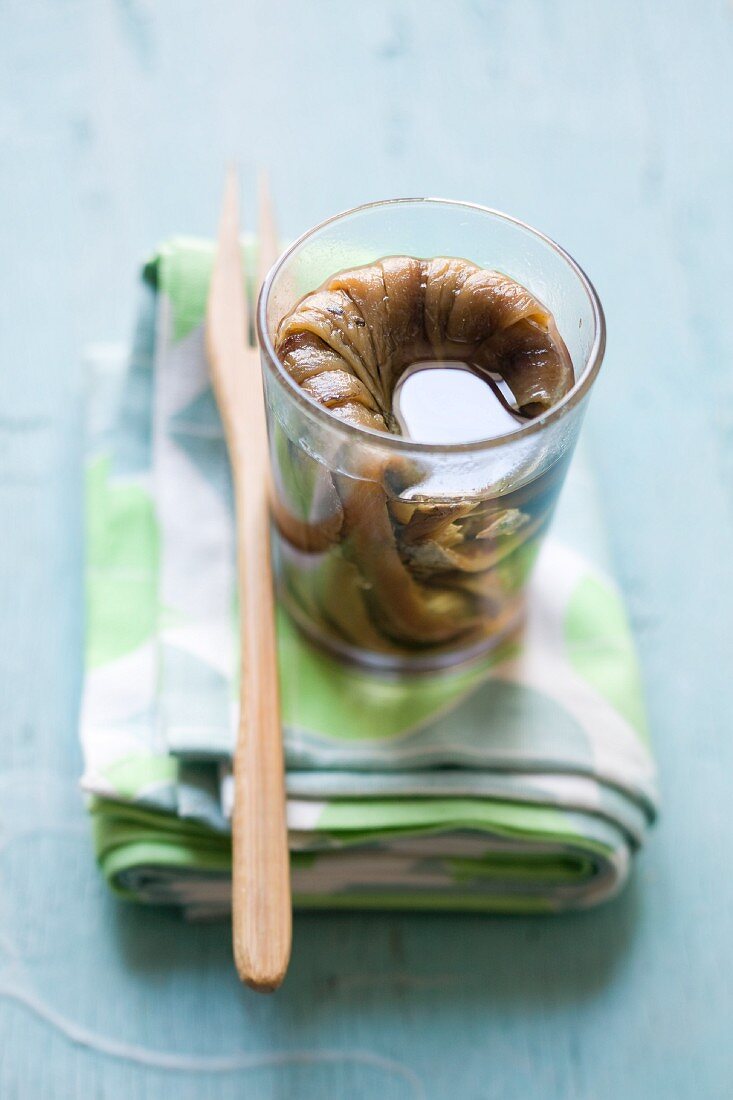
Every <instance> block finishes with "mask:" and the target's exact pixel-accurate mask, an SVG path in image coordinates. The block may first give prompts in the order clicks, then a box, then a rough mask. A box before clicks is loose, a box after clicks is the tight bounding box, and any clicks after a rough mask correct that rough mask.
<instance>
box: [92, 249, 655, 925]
mask: <svg viewBox="0 0 733 1100" xmlns="http://www.w3.org/2000/svg"><path fill="white" fill-rule="evenodd" d="M211 261H212V248H211V246H210V245H209V244H208V243H206V242H200V241H192V240H184V239H178V240H174V241H172V242H171V243H169V244H167V245H165V246H164V247H163V248H161V250H160V251H159V253H158V254H157V255H156V256H155V258H154V259H153V260H152V261H151V262H150V263H149V264H148V265H146V267H145V268H144V271H143V278H142V301H141V308H140V314H139V320H138V324H137V330H136V335H135V340H134V345H133V347H132V350H131V354H130V355H129V356H127V357H123V356H122V355H121V354H120V352H119V350H118V349H114V348H110V347H99V348H96V349H94V351H93V353H92V354H91V355H90V357H89V374H90V378H89V381H90V387H89V390H90V401H89V413H90V418H89V419H90V431H89V445H90V457H89V465H88V481H87V505H88V507H87V511H88V555H87V591H88V639H87V673H86V683H85V690H84V701H83V708H82V719H81V738H82V744H83V751H84V762H85V768H84V776H83V780H82V785H83V788H84V790H85V791H86V792H87V794H88V796H89V808H90V811H91V814H92V819H93V822H94V831H95V839H96V850H97V856H98V859H99V863H100V866H101V868H102V871H103V873H104V875H105V876H106V878H107V879H108V881H109V883H110V885H111V886H112V887H113V888H114V889H115V890H116V891H117V892H118V893H120V894H122V895H124V896H126V897H128V898H132V899H134V900H138V901H144V902H152V903H173V904H176V905H179V906H182V907H183V908H184V909H185V910H186V911H187V913H188V914H189V915H191V916H211V915H217V914H221V913H224V912H226V911H227V909H228V906H229V872H230V839H229V814H230V809H231V774H230V767H229V760H230V757H231V751H232V745H233V737H234V730H235V727H236V712H237V689H236V666H237V646H236V638H237V629H236V622H237V602H236V591H235V569H234V535H233V523H232V496H231V485H230V478H229V468H228V462H227V457H226V452H225V446H224V440H223V436H222V430H221V425H220V422H219V417H218V413H217V409H216V404H215V402H214V398H213V396H212V391H211V388H210V385H209V380H208V373H207V366H206V360H205V355H204V339H203V316H204V309H205V300H206V292H207V287H208V280H209V275H210V270H211ZM278 633H279V646H280V664H281V680H282V713H283V722H284V729H285V748H286V761H287V796H288V807H287V810H288V825H289V830H290V845H291V849H292V869H293V892H294V898H295V902H296V904H298V905H300V906H313V907H328V908H336V907H339V908H349V907H353V908H365V907H375V908H377V907H378V908H388V907H389V908H416V909H417V908H423V909H474V910H485V911H497V912H517V913H519V912H545V911H557V910H562V909H568V908H574V907H579V906H587V905H590V904H592V903H594V902H597V901H600V900H602V899H604V898H608V897H610V896H612V895H613V894H614V893H616V891H618V890H619V888H620V887H621V886H622V884H623V883H624V881H625V880H626V878H627V875H628V871H629V867H630V862H631V856H632V854H633V852H634V851H635V850H636V849H638V847H639V846H640V845H641V844H642V843H643V841H644V838H645V836H646V833H647V830H648V828H649V825H650V823H651V822H652V820H653V818H654V814H655V807H656V798H657V796H656V783H655V767H654V761H653V758H652V756H651V753H650V749H649V744H648V740H647V734H646V727H645V721H644V712H643V704H642V697H641V691H640V684H639V676H638V669H637V663H636V658H635V653H634V647H633V643H632V639H631V635H630V633H629V628H628V625H627V621H626V616H625V614H624V609H623V606H622V604H621V602H620V600H619V596H618V593H617V591H616V589H615V587H614V586H613V584H612V583H611V581H610V580H609V578H608V574H607V570H606V568H605V566H604V563H603V546H602V537H601V524H600V519H599V516H598V510H597V504H596V500H595V497H594V493H593V483H592V479H591V478H590V477H589V475H588V472H587V467H586V466H585V464H584V462H583V460H582V458H581V456H579V455H578V456H576V458H575V460H574V462H573V465H572V468H571V471H570V474H569V478H568V483H567V485H566V487H565V490H564V494H563V497H562V501H561V505H560V509H559V514H558V517H557V520H556V524H555V527H554V534H553V536H552V537H551V538H549V539H548V540H547V542H546V545H545V546H544V548H543V550H542V552H541V554H540V558H539V561H538V564H537V567H536V570H535V573H534V575H533V580H532V582H531V591H530V595H529V616H528V621H527V623H526V627H525V629H524V630H523V632H522V634H521V636H519V637H516V638H514V639H513V640H512V641H511V642H510V643H508V644H506V645H503V646H501V647H500V648H499V649H497V650H496V651H495V652H494V653H493V654H491V655H489V656H488V657H486V658H485V659H483V660H482V661H481V662H479V663H478V664H476V665H473V666H472V667H470V668H463V669H457V670H452V671H447V672H443V673H440V674H435V675H433V676H430V677H426V676H421V677H418V678H412V679H398V678H394V677H387V676H382V675H379V674H375V673H372V672H364V671H361V670H358V669H355V668H352V667H346V666H343V665H340V664H338V663H337V662H335V661H333V660H332V659H331V658H329V657H327V656H325V655H324V654H322V653H320V652H317V651H315V650H314V649H312V648H311V647H310V646H309V645H308V644H307V643H305V642H304V641H303V640H302V638H301V637H300V636H299V634H298V633H297V631H296V630H295V629H294V628H293V626H292V625H291V623H290V622H289V621H288V620H287V618H286V617H285V616H284V615H282V616H281V617H280V620H279V625H278Z"/></svg>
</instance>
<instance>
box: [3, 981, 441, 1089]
mask: <svg viewBox="0 0 733 1100" xmlns="http://www.w3.org/2000/svg"><path fill="white" fill-rule="evenodd" d="M0 999H4V1000H7V1001H11V1002H14V1003H15V1004H17V1005H20V1006H22V1007H23V1008H26V1009H27V1010H28V1011H29V1012H31V1013H32V1014H33V1015H34V1016H37V1017H38V1018H39V1019H41V1020H43V1021H44V1022H45V1023H47V1024H49V1025H50V1026H51V1027H53V1028H54V1029H55V1030H56V1031H58V1032H60V1034H62V1035H63V1036H64V1037H65V1038H66V1039H68V1040H69V1041H70V1042H72V1043H74V1044H75V1045H76V1046H81V1047H86V1048H87V1049H89V1050H95V1051H97V1052H98V1053H99V1054H105V1055H107V1056H108V1057H110V1058H117V1059H119V1060H120V1061H124V1062H131V1063H133V1064H136V1065H139V1066H145V1067H146V1068H148V1069H162V1070H168V1071H170V1072H174V1073H238V1072H241V1071H243V1070H253V1069H267V1068H268V1067H270V1068H277V1067H280V1066H288V1065H318V1064H334V1065H335V1064H337V1063H339V1062H353V1063H356V1064H358V1065H362V1066H368V1067H369V1068H372V1069H377V1070H381V1071H383V1072H385V1073H390V1074H392V1075H393V1076H395V1077H401V1078H402V1080H403V1081H406V1082H407V1083H408V1084H409V1085H410V1087H411V1089H412V1091H413V1095H414V1096H415V1097H417V1100H425V1097H426V1093H425V1089H424V1086H423V1083H422V1081H421V1080H420V1078H419V1077H418V1076H417V1074H416V1073H415V1072H414V1071H413V1070H411V1069H410V1068H409V1066H406V1065H404V1064H403V1063H402V1062H397V1061H395V1060H394V1059H392V1058H385V1057H383V1056H382V1055H381V1054H374V1053H373V1052H372V1051H369V1050H329V1049H321V1050H318V1049H316V1050H307V1049H306V1050H281V1051H272V1052H270V1053H267V1054H245V1053H239V1054H225V1055H186V1054H175V1053H172V1052H169V1051H164V1050H150V1049H149V1048H147V1047H142V1046H139V1045H137V1044H136V1043H125V1042H123V1041H121V1040H118V1039H110V1038H108V1037H107V1036H105V1035H98V1034H97V1033H96V1032H93V1031H91V1030H89V1028H86V1027H84V1026H83V1024H77V1023H75V1022H74V1021H73V1020H69V1019H68V1018H67V1017H66V1016H64V1015H62V1014H61V1013H60V1012H56V1010H55V1009H53V1008H51V1007H50V1006H49V1005H47V1004H45V1003H44V1002H43V1001H42V1000H41V999H40V998H38V997H36V996H35V995H34V994H33V993H30V992H28V991H27V990H24V989H18V988H14V987H13V986H11V985H4V984H0Z"/></svg>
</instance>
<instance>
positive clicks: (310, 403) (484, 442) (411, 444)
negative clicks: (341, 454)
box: [256, 197, 606, 455]
mask: <svg viewBox="0 0 733 1100" xmlns="http://www.w3.org/2000/svg"><path fill="white" fill-rule="evenodd" d="M418 204H427V205H436V206H457V207H461V208H463V209H466V210H474V211H478V212H480V213H481V214H490V215H491V216H492V217H494V218H499V219H501V220H502V221H505V222H509V223H510V224H512V225H514V226H516V227H517V228H518V229H522V230H524V231H525V232H528V233H530V234H532V235H533V236H534V237H536V238H538V239H539V240H540V241H542V242H543V243H544V244H546V245H548V246H549V247H550V248H551V249H552V250H553V251H554V252H555V253H557V255H558V256H560V258H561V259H562V260H563V261H564V262H565V263H566V264H567V265H568V266H569V267H570V268H571V270H572V271H573V272H574V273H575V275H576V276H577V278H578V280H579V281H580V283H581V285H582V287H583V290H584V291H585V294H586V296H587V298H588V301H589V302H590V306H591V311H592V314H593V321H594V325H595V333H594V336H593V343H592V345H591V348H590V350H589V352H588V355H587V356H586V364H585V369H584V370H583V373H582V375H581V376H580V378H579V379H578V380H577V381H576V382H575V383H574V385H573V387H572V388H571V389H570V390H569V391H568V392H567V393H566V394H565V396H564V397H563V398H562V399H561V400H560V401H558V402H557V404H556V405H553V406H552V408H551V409H548V410H547V411H546V412H544V413H541V414H540V415H539V416H538V417H535V418H534V419H533V420H529V421H527V423H526V424H523V425H522V427H521V428H517V429H516V430H513V431H511V432H504V433H503V434H502V435H497V436H491V437H489V438H488V439H475V440H473V439H472V440H469V441H467V442H464V443H427V442H423V441H420V440H413V439H408V438H407V437H406V436H401V435H393V434H392V433H391V432H380V431H377V429H376V428H368V427H362V426H360V425H356V424H350V423H349V422H348V421H345V420H340V419H339V417H337V416H335V415H334V414H333V413H332V412H331V411H330V410H329V409H327V408H326V407H325V405H322V404H321V403H320V402H319V401H316V399H315V398H314V397H311V396H310V395H309V394H307V393H306V392H305V390H303V389H302V388H301V387H300V386H299V385H298V383H297V382H295V380H294V379H293V378H292V377H291V376H290V374H289V373H288V371H287V370H286V369H285V367H284V365H283V363H282V362H281V360H280V358H279V356H278V354H277V352H276V351H275V348H274V345H273V343H272V340H271V339H270V334H269V332H268V331H267V316H266V312H267V302H268V299H269V296H270V291H271V289H272V284H273V282H274V281H275V278H276V277H277V274H278V272H279V271H280V269H281V268H282V267H283V265H284V264H285V263H286V262H287V260H288V259H289V258H290V257H291V256H292V255H293V253H294V252H296V251H297V249H299V248H300V246H301V245H303V244H304V243H305V242H306V241H307V240H308V239H309V237H312V236H314V235H315V234H316V233H319V232H320V231H321V230H322V229H325V228H326V227H327V226H329V225H332V224H333V223H334V222H339V221H343V220H344V219H346V218H348V217H351V216H352V215H354V214H361V213H362V212H364V211H367V210H375V209H378V208H379V207H383V206H405V205H418ZM507 274H508V273H507ZM314 289H315V288H314ZM256 321H257V339H258V343H259V346H260V350H261V351H263V352H265V358H266V360H267V362H268V366H269V367H270V369H271V370H272V367H273V365H275V366H276V367H277V373H276V375H275V376H276V377H277V378H278V379H279V380H280V381H282V382H284V384H285V387H286V389H288V390H289V391H290V393H291V394H292V396H293V398H294V399H295V401H296V402H297V403H298V404H299V405H301V406H302V407H303V408H304V410H306V411H307V412H308V413H309V414H311V415H312V416H314V417H315V419H316V421H317V422H318V421H320V422H321V423H322V425H323V427H324V428H326V429H328V430H330V431H333V432H336V433H338V434H341V435H343V436H345V437H346V439H351V440H353V441H357V440H361V441H362V442H364V441H365V440H369V441H370V442H371V443H373V444H374V445H377V446H379V447H385V448H386V449H387V450H395V451H404V450H411V451H412V450H414V451H422V452H433V453H438V454H444V453H445V454H459V455H460V454H480V453H482V452H484V451H492V450H495V449H496V448H498V447H504V446H507V445H510V444H512V443H513V442H515V441H519V440H523V439H527V438H528V437H529V436H532V435H535V434H536V433H537V432H540V431H542V429H543V428H545V427H547V425H549V424H552V423H555V422H556V421H559V420H561V419H562V418H563V417H564V416H566V415H567V414H568V413H569V412H571V411H572V410H573V409H574V408H575V407H576V406H577V405H579V404H580V402H581V401H582V400H583V398H584V397H585V396H586V394H587V393H588V391H589V390H590V388H591V386H592V384H593V382H594V381H595V379H596V376H597V375H598V372H599V370H600V368H601V364H602V362H603V355H604V352H605V349H606V320H605V316H604V313H603V307H602V305H601V302H600V299H599V297H598V294H597V293H596V290H595V287H594V286H593V284H592V282H591V281H590V279H589V278H588V276H587V275H586V273H585V272H584V271H583V269H582V267H581V266H580V264H579V263H577V261H576V260H574V259H573V257H572V256H571V255H570V253H569V252H567V251H566V250H565V249H564V248H563V247H562V246H561V245H559V244H558V243H557V242H556V241H554V240H553V239H552V238H551V237H548V236H547V234H546V233H542V232H540V230H539V229H535V228H534V227H533V226H531V225H529V224H528V223H527V222H523V221H522V220H521V219H520V218H515V217H512V215H511V214H505V213H503V211H501V210H495V209H493V208H492V207H490V206H483V205H482V204H481V203H475V202H465V201H463V200H461V199H441V198H437V197H429V198H428V197H422V198H421V197H412V198H397V199H378V200H376V201H375V202H366V203H362V204H360V205H359V206H353V207H351V208H350V209H348V210H342V211H341V212H339V213H338V214H333V215H332V216H331V217H330V218H326V219H325V220H324V221H322V222H319V223H318V224H317V225H314V226H312V227H311V228H310V229H307V230H306V231H305V232H304V233H301V234H300V236H299V237H297V238H296V239H295V240H294V241H293V242H292V243H291V244H290V245H288V247H287V248H286V249H285V251H284V252H283V253H282V254H281V255H280V256H279V257H278V259H277V260H276V261H275V263H274V264H273V265H272V267H271V268H270V270H269V271H268V273H267V275H266V277H265V279H264V281H263V283H262V287H261V289H260V294H259V300H258V303H257V310H256Z"/></svg>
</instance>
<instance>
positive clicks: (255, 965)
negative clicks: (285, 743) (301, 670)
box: [232, 378, 292, 992]
mask: <svg viewBox="0 0 733 1100" xmlns="http://www.w3.org/2000/svg"><path fill="white" fill-rule="evenodd" d="M257 382H258V383H259V386H258V388H259V389H260V391H261V383H260V380H259V378H257ZM259 400H260V404H261V403H262V396H261V392H260V394H259ZM255 420H256V421H257V422H258V423H257V427H258V429H259V431H260V433H261V436H262V438H260V439H259V440H257V441H256V442H255V440H252V439H250V440H249V441H248V442H249V446H248V447H247V454H246V458H247V461H246V462H244V461H243V459H244V457H245V456H244V454H243V453H242V449H241V448H240V447H238V446H236V445H235V446H234V447H232V450H234V451H235V454H234V455H233V456H232V458H233V462H232V465H233V468H234V485H235V500H236V522H237V546H238V550H237V570H238V577H239V592H240V601H241V605H242V613H241V616H240V622H241V687H240V693H241V694H240V703H241V707H240V719H239V729H238V735H237V745H236V750H235V755H234V796H235V797H234V814H233V819H232V833H233V850H232V861H233V862H232V890H233V895H232V921H233V924H232V932H233V941H234V959H235V963H236V967H237V971H238V973H239V975H240V977H241V978H242V980H243V981H245V982H246V983H247V985H249V986H251V987H252V988H253V989H257V990H260V991H262V992H270V991H272V990H275V989H277V987H278V986H279V985H280V984H281V982H282V980H283V978H284V977H285V972H286V970H287V967H288V961H289V959H290V948H291V939H292V907H291V897H290V863H289V854H288V841H287V823H286V808H285V781H284V765H283V748H282V734H281V726H280V704H279V693H278V668H277V638H276V626H275V600H274V594H273V584H272V567H271V559H270V522H269V514H268V504H267V489H266V486H267V470H266V468H265V461H266V455H267V444H266V432H265V430H264V409H263V408H261V409H260V410H259V416H258V417H256V418H254V417H253V418H251V420H250V430H252V431H254V430H255V424H254V423H253V421H255ZM255 455H256V456H257V459H258V461H255V460H254V456H255Z"/></svg>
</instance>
